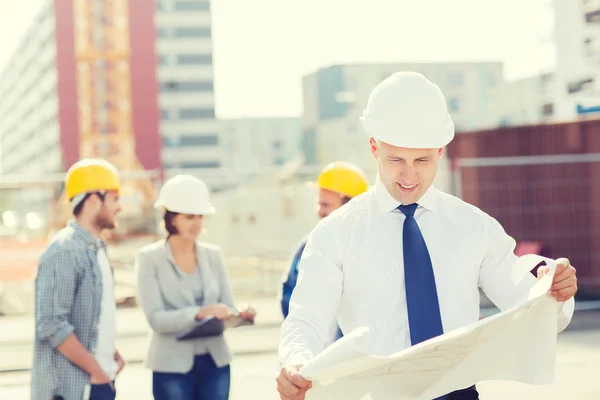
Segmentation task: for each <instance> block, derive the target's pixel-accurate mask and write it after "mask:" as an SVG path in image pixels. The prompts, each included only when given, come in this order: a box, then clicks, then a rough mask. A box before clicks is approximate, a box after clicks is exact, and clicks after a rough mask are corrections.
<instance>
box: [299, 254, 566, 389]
mask: <svg viewBox="0 0 600 400" xmlns="http://www.w3.org/2000/svg"><path fill="white" fill-rule="evenodd" d="M542 260H543V261H546V264H547V266H548V267H549V269H550V272H549V273H548V274H546V275H545V276H544V277H542V278H541V279H540V280H538V281H537V282H536V284H535V285H534V287H533V288H532V289H531V290H530V291H529V292H528V294H527V295H526V296H525V298H523V299H522V300H521V301H520V302H518V303H517V305H516V306H515V307H513V308H512V309H510V310H507V311H504V312H501V313H498V314H496V315H493V316H491V317H488V318H485V319H483V320H481V321H478V322H476V323H474V324H471V325H469V326H467V327H464V328H460V329H456V330H454V331H451V332H448V333H446V334H444V335H442V336H439V337H437V338H434V339H431V340H428V341H426V342H423V343H420V344H418V345H416V346H413V347H410V348H408V349H405V350H403V351H401V352H398V353H396V354H393V355H390V356H387V357H379V356H370V355H368V354H366V353H365V352H363V351H361V349H362V348H365V344H366V343H367V340H368V335H369V332H368V329H367V328H361V329H357V330H355V331H353V332H351V333H350V334H349V335H347V336H345V337H344V338H342V339H340V340H339V341H338V342H336V343H334V344H333V345H332V346H330V347H328V348H327V349H325V351H323V352H322V353H321V354H319V355H318V356H317V357H315V358H314V359H313V360H311V361H310V362H308V363H307V364H306V365H305V366H304V367H303V368H302V369H301V370H300V374H301V375H302V376H304V377H305V378H307V379H309V380H312V382H313V388H312V389H311V390H309V391H308V393H307V396H306V399H307V400H331V399H344V400H387V399H390V400H392V399H393V400H401V399H412V400H414V399H425V400H431V399H433V398H436V397H438V396H441V395H444V394H446V393H449V392H452V391H454V390H457V389H461V388H466V387H469V386H471V385H473V384H475V383H477V382H480V381H485V380H511V381H518V382H523V383H529V384H535V385H540V384H550V383H553V382H554V370H555V361H556V360H555V357H556V337H557V322H556V320H557V303H556V300H555V299H554V298H553V297H552V296H551V295H550V294H549V293H548V290H549V289H550V286H551V285H552V278H553V276H554V271H555V269H556V263H555V262H554V261H553V260H550V259H546V258H542V257H539V256H533V255H527V256H523V257H521V258H519V260H518V261H517V263H516V264H515V266H514V267H513V270H512V274H513V280H515V281H518V280H520V279H521V278H522V277H523V276H524V275H525V274H527V273H529V270H531V269H532V268H533V267H534V266H535V265H537V264H538V263H539V262H540V261H542Z"/></svg>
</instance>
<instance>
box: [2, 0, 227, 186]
mask: <svg viewBox="0 0 600 400" xmlns="http://www.w3.org/2000/svg"><path fill="white" fill-rule="evenodd" d="M119 3H121V2H119ZM115 4H117V2H115V1H114V0H110V1H100V0H93V1H91V0H90V1H80V0H55V1H50V0H47V1H45V2H44V3H43V8H42V9H41V10H40V11H39V13H38V15H37V16H36V18H35V20H34V21H33V22H32V24H31V26H30V28H29V30H28V31H27V33H26V35H25V37H24V38H23V39H22V41H21V45H20V46H19V47H18V49H17V51H16V52H15V54H14V55H13V56H12V58H11V59H10V61H9V62H8V65H7V66H6V67H5V69H4V72H3V73H2V74H1V75H0V137H1V139H0V140H1V145H0V156H1V162H0V164H1V167H2V168H1V169H2V173H3V174H4V175H30V176H35V175H42V174H47V173H52V172H62V171H65V170H66V168H68V166H70V165H71V164H72V163H73V162H75V161H76V160H77V159H79V158H80V157H81V156H85V155H87V154H81V150H82V145H83V141H84V140H85V139H82V138H84V137H85V135H86V133H85V132H84V131H85V128H84V127H83V125H82V124H83V122H82V121H83V120H85V118H86V117H85V115H87V114H86V113H92V114H93V115H94V116H93V119H94V122H93V123H92V125H91V126H93V128H92V129H99V128H98V126H99V125H102V121H106V119H107V118H110V117H109V114H108V113H109V112H110V111H111V110H112V108H111V107H113V108H114V107H123V108H124V109H129V111H128V113H127V117H128V121H129V123H130V125H131V132H132V135H133V138H134V140H133V141H134V143H133V147H135V153H136V154H135V156H136V157H137V158H138V159H139V161H140V164H141V167H143V168H145V169H158V168H161V167H162V168H164V169H165V170H166V172H167V175H169V174H172V173H175V172H178V171H180V170H182V169H184V170H188V171H192V172H193V171H198V170H212V169H215V168H220V166H221V161H222V160H221V154H220V145H219V124H218V123H217V121H216V119H215V107H214V85H213V65H212V38H211V36H212V35H211V11H210V0H155V1H144V2H137V1H133V0H130V1H129V2H128V3H127V4H128V5H127V6H126V8H127V10H126V12H124V13H123V15H122V18H123V21H113V22H114V23H113V25H114V27H115V30H114V31H106V32H107V33H106V38H105V39H102V40H105V41H106V43H107V44H106V46H107V48H108V46H113V47H114V45H115V42H114V40H116V39H115V36H114V35H116V34H117V31H116V27H118V26H124V27H125V29H126V32H125V33H123V32H121V34H124V35H125V36H123V37H126V38H127V39H128V41H127V43H123V44H122V45H121V46H122V54H120V56H121V57H124V60H126V64H127V68H128V72H127V74H123V75H117V73H118V72H119V71H122V69H119V68H115V70H114V71H113V72H110V71H108V70H109V69H110V66H107V65H105V64H106V58H105V59H100V58H102V57H100V56H99V55H98V54H92V53H90V54H87V53H85V50H82V47H81V46H82V43H83V41H82V39H81V38H82V37H83V38H85V33H83V32H82V29H84V28H82V27H81V26H79V25H77V21H78V19H77V18H79V17H80V15H81V13H86V12H88V13H90V14H92V13H96V14H99V13H100V14H101V13H107V12H113V11H112V10H113V9H111V8H110V7H115ZM119 18H121V16H120V17H119ZM122 24H124V25H122ZM111 35H112V36H111ZM90 36H93V35H91V34H90ZM97 39H98V38H95V39H94V38H90V40H91V41H92V42H93V41H94V40H95V41H96V42H98V40H97ZM96 45H98V44H97V43H96ZM107 51H110V50H107ZM84 53H85V54H84ZM104 56H105V57H111V56H112V55H110V54H104ZM118 56H119V55H117V57H118ZM90 57H92V58H93V57H99V58H98V60H97V61H95V64H94V63H92V64H90ZM86 62H87V63H88V64H87V66H85V65H84V64H86ZM108 64H110V62H109V63H108ZM82 68H83V71H84V70H85V68H90V69H93V70H94V71H93V72H92V73H91V76H87V78H88V79H87V80H85V81H84V80H82V76H84V77H85V76H86V75H84V74H83V72H82ZM111 73H112V74H113V75H111ZM94 74H95V75H94ZM111 76H113V81H112V83H111V82H109V81H108V80H110V77H111ZM118 76H122V77H125V78H124V79H127V81H126V82H125V81H124V79H121V80H118V79H119V78H118ZM98 77H101V79H98ZM107 77H108V78H107ZM90 84H91V85H95V86H94V87H93V88H92V89H90V90H91V91H92V92H93V94H92V97H93V99H92V98H90V99H89V101H90V102H91V103H90V104H91V105H92V108H95V109H90V110H88V108H90V107H89V105H90V104H84V103H85V102H83V101H82V99H83V97H84V96H85V95H86V94H90V93H89V92H90V90H88V87H89V85H90ZM117 85H118V86H120V87H119V88H117V87H116V86H117ZM119 90H125V91H127V90H128V91H129V93H128V101H129V103H128V104H117V105H115V104H108V105H107V106H106V107H104V109H103V108H102V106H101V105H102V101H104V100H103V99H106V98H107V97H109V96H110V94H111V93H115V92H116V91H119ZM124 103H126V102H124ZM121 144H122V145H123V146H126V144H125V143H121ZM100 155H101V152H100Z"/></svg>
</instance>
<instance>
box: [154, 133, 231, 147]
mask: <svg viewBox="0 0 600 400" xmlns="http://www.w3.org/2000/svg"><path fill="white" fill-rule="evenodd" d="M163 143H164V145H165V146H167V147H184V146H216V145H218V144H219V137H218V136H217V135H198V136H175V137H173V136H165V137H164V138H163Z"/></svg>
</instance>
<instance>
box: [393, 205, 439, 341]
mask: <svg viewBox="0 0 600 400" xmlns="http://www.w3.org/2000/svg"><path fill="white" fill-rule="evenodd" d="M398 208H399V209H400V211H402V213H403V214H404V215H405V216H406V219H405V220H404V228H403V232H402V246H403V250H404V285H405V287H406V306H407V309H408V323H409V326H410V341H411V343H412V345H415V344H417V343H421V342H424V341H425V340H428V339H431V338H433V337H436V336H439V335H441V334H443V333H444V328H443V327H442V317H441V315H440V304H439V302H438V296H437V289H436V287H435V277H434V275H433V266H432V265H431V258H430V257H429V251H428V250H427V245H426V244H425V240H424V239H423V235H422V234H421V230H420V229H419V225H417V221H416V220H415V210H416V209H417V204H409V205H406V206H404V205H402V206H399V207H398Z"/></svg>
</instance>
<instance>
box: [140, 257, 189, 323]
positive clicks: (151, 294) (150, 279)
mask: <svg viewBox="0 0 600 400" xmlns="http://www.w3.org/2000/svg"><path fill="white" fill-rule="evenodd" d="M135 270H136V271H137V285H138V298H139V300H140V304H141V306H142V309H143V310H144V314H145V315H146V319H147V321H148V324H149V325H150V327H151V328H152V329H153V330H154V331H155V332H158V333H164V334H168V333H179V332H181V331H183V330H185V329H189V328H191V327H192V326H194V324H195V323H196V314H197V313H198V311H199V310H200V307H199V306H190V307H184V308H180V309H177V310H167V309H166V307H165V304H164V301H163V299H162V297H161V293H160V284H159V282H158V278H157V276H156V269H155V264H154V263H153V262H152V261H151V260H148V259H147V257H145V255H144V253H140V254H138V256H137V257H136V260H135Z"/></svg>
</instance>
